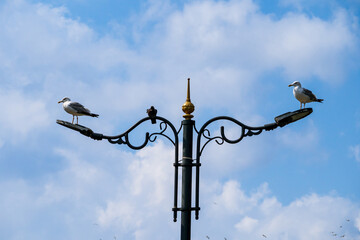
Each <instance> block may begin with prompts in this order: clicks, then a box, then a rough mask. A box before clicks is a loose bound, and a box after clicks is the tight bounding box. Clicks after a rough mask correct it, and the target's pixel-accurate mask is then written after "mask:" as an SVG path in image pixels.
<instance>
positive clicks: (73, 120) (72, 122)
mask: <svg viewBox="0 0 360 240" xmlns="http://www.w3.org/2000/svg"><path fill="white" fill-rule="evenodd" d="M74 117H75V116H74V115H73V120H72V122H71V123H72V124H74Z"/></svg>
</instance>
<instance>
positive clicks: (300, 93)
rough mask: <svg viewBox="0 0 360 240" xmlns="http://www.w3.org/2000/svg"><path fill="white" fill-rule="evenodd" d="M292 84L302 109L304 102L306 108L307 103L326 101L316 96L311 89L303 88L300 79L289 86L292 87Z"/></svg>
mask: <svg viewBox="0 0 360 240" xmlns="http://www.w3.org/2000/svg"><path fill="white" fill-rule="evenodd" d="M291 86H293V87H294V90H293V93H294V96H295V98H296V99H297V100H298V101H299V102H300V109H301V108H302V105H303V104H304V108H305V104H306V103H309V102H322V101H324V99H318V98H316V96H315V95H314V94H313V93H312V92H311V91H310V90H308V89H306V88H302V87H301V83H300V82H298V81H295V82H293V83H292V84H290V85H289V87H291Z"/></svg>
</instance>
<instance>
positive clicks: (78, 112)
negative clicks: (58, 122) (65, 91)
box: [58, 97, 99, 124]
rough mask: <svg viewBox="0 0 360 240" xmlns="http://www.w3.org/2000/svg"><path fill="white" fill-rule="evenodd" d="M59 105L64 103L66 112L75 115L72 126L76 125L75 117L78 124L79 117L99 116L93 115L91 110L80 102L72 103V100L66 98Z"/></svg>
mask: <svg viewBox="0 0 360 240" xmlns="http://www.w3.org/2000/svg"><path fill="white" fill-rule="evenodd" d="M58 103H63V108H64V110H65V111H66V112H67V113H69V114H71V115H73V119H72V124H74V117H75V116H76V124H78V123H79V117H78V116H83V115H86V116H90V117H98V116H99V114H95V113H91V112H90V110H89V109H87V108H85V107H84V106H83V105H81V104H80V103H78V102H72V101H71V100H70V98H68V97H64V98H63V100H61V101H59V102H58Z"/></svg>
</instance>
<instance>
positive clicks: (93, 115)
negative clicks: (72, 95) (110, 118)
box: [90, 113, 99, 117]
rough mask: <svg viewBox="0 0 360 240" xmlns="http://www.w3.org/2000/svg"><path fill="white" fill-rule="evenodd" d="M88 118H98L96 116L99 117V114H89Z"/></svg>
mask: <svg viewBox="0 0 360 240" xmlns="http://www.w3.org/2000/svg"><path fill="white" fill-rule="evenodd" d="M90 116H91V117H98V116H99V114H95V113H90Z"/></svg>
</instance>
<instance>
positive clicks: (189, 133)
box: [56, 79, 312, 240]
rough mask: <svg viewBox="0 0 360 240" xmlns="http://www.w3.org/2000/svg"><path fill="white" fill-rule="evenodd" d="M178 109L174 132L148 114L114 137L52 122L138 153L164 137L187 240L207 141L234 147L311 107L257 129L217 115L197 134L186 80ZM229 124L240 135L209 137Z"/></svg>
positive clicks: (167, 123)
mask: <svg viewBox="0 0 360 240" xmlns="http://www.w3.org/2000/svg"><path fill="white" fill-rule="evenodd" d="M182 110H183V112H184V113H185V115H184V116H183V117H184V120H183V121H182V122H181V126H180V129H179V130H176V128H175V127H174V125H173V124H172V123H171V122H170V121H168V120H167V119H165V118H163V117H160V116H156V114H155V115H154V114H153V115H149V117H145V118H143V119H141V120H140V121H138V122H137V123H136V124H135V125H133V126H132V127H131V128H129V129H128V130H127V131H125V132H124V133H122V134H119V135H116V136H107V135H104V134H101V133H95V132H94V131H92V130H91V129H90V128H87V127H85V126H82V125H79V124H72V123H69V122H66V121H62V120H57V121H56V122H57V123H58V124H60V125H62V126H65V127H68V128H70V129H73V130H75V131H78V132H80V133H81V134H83V135H85V136H87V137H90V138H92V139H94V140H103V139H107V140H108V141H109V142H110V143H112V144H126V145H127V146H128V147H130V148H131V149H134V150H139V149H142V148H144V147H145V146H146V145H147V144H148V143H149V142H154V141H155V140H156V138H157V137H158V136H162V137H165V138H167V139H168V140H169V141H170V142H171V143H172V144H173V145H174V148H175V160H174V167H175V174H174V206H173V208H172V211H173V220H174V222H176V221H177V213H178V212H181V234H180V236H181V238H180V239H181V240H190V239H191V212H192V211H194V212H195V219H196V220H198V219H199V211H200V204H199V203H200V201H199V195H200V194H199V188H200V166H201V162H200V158H201V155H202V153H203V151H204V148H205V147H206V145H207V144H208V143H210V142H211V141H215V142H216V143H217V144H219V145H222V144H223V143H225V142H226V143H230V144H235V143H238V142H240V141H241V140H242V139H243V138H244V137H251V136H254V135H259V134H260V133H262V132H263V131H264V130H265V131H270V130H274V129H275V128H277V127H278V126H280V127H284V126H285V125H287V124H289V123H292V122H295V121H297V120H300V119H302V118H304V117H306V116H307V115H309V114H311V113H312V109H311V108H305V109H300V110H297V111H294V112H287V113H285V114H282V115H279V116H277V117H275V119H274V120H275V122H274V123H270V124H265V125H264V126H260V127H250V126H247V125H245V124H243V123H241V122H239V121H238V120H236V119H234V118H231V117H227V116H219V117H215V118H212V119H210V120H208V121H207V122H206V123H205V124H204V125H203V126H202V127H201V128H200V130H199V131H198V130H197V129H196V127H195V121H194V120H192V118H193V117H194V116H193V115H191V114H192V113H193V112H194V110H195V107H194V105H193V104H192V103H191V100H190V79H188V85H187V98H186V102H185V103H184V104H183V106H182ZM155 120H159V121H160V124H159V128H160V130H159V131H158V132H154V133H151V134H150V133H149V132H146V134H145V140H144V142H143V143H142V144H140V145H134V144H132V143H131V142H130V139H129V134H131V132H132V131H133V130H134V129H135V128H136V127H138V126H139V125H140V124H142V123H143V122H146V121H151V123H152V124H156V121H155ZM224 120H225V121H230V122H232V123H235V124H236V125H238V126H239V127H240V129H241V134H240V136H239V137H238V138H236V139H229V138H228V137H227V136H226V135H225V128H224V126H221V127H220V134H219V135H217V136H211V133H210V131H209V130H208V128H207V127H208V126H209V125H210V124H211V123H213V122H216V121H224ZM168 129H170V131H171V132H172V136H168V134H167V130H168ZM181 130H182V132H183V149H182V150H183V151H182V158H181V160H179V134H180V132H181ZM194 130H195V132H196V134H197V138H196V149H195V156H196V157H195V159H194V158H193V136H194ZM202 139H205V141H204V143H201V140H202ZM179 167H181V168H182V181H181V186H182V187H181V207H179V206H178V182H179V180H178V171H179ZM193 167H195V206H192V203H191V200H192V197H191V193H192V170H193Z"/></svg>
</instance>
